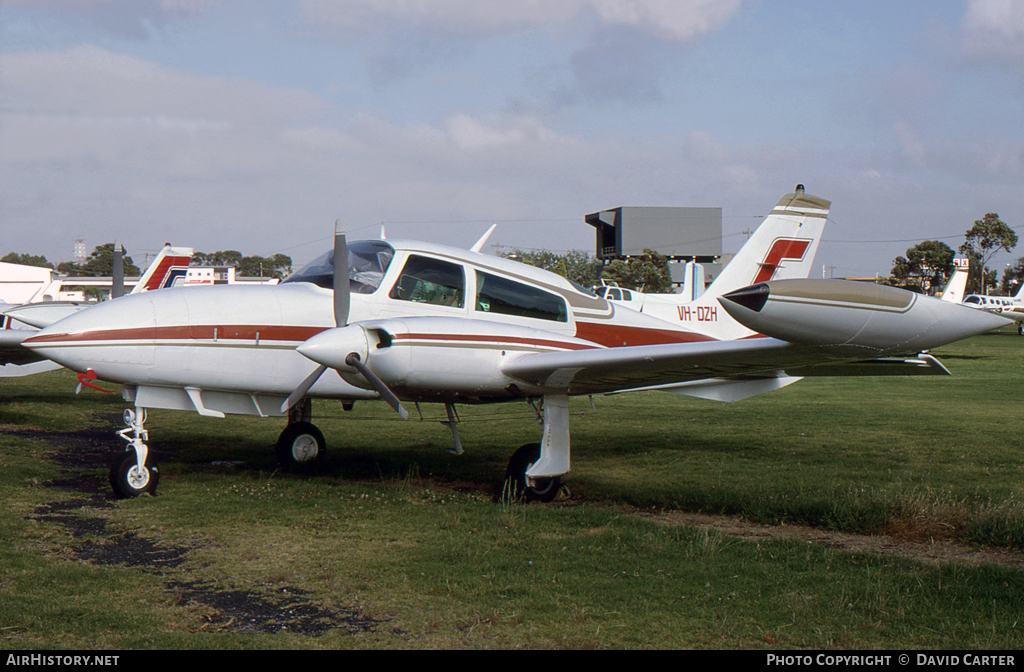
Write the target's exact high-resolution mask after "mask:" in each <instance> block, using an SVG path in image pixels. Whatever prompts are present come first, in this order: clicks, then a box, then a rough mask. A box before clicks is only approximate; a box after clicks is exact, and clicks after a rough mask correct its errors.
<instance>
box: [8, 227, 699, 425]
mask: <svg viewBox="0 0 1024 672" xmlns="http://www.w3.org/2000/svg"><path fill="white" fill-rule="evenodd" d="M389 243H391V245H390V247H391V248H392V249H393V250H394V256H393V259H391V261H390V264H389V266H388V268H387V269H386V272H385V273H384V275H383V277H382V278H381V279H380V284H379V286H378V287H377V288H376V290H374V291H372V293H366V294H364V293H357V292H353V293H352V294H351V307H350V313H349V319H348V321H349V323H359V324H360V325H362V327H363V328H364V329H365V330H366V332H367V333H368V334H369V336H368V337H367V338H369V339H373V338H375V336H374V334H386V339H387V342H386V343H384V344H382V343H380V342H374V343H372V344H370V346H369V347H370V348H372V352H373V355H372V357H371V358H370V360H369V362H370V364H369V365H370V367H371V369H373V370H374V371H377V372H379V375H384V376H386V377H387V378H388V380H389V384H391V385H392V387H393V389H394V391H395V393H396V394H398V395H399V396H400V397H402V398H404V399H410V400H429V401H460V402H469V403H479V402H487V401H500V400H505V399H513V398H521V397H522V396H528V395H533V394H541V393H543V391H544V388H543V387H533V388H529V387H528V386H525V385H524V384H523V383H522V382H521V381H515V380H513V379H511V378H509V377H508V376H506V375H504V374H502V373H501V364H502V363H503V362H504V361H507V360H508V359H509V358H516V357H521V356H523V355H527V354H533V353H537V352H549V351H557V350H575V349H584V348H605V347H618V346H624V345H626V346H628V345H650V344H655V343H677V342H687V341H702V340H711V339H709V338H708V337H707V336H704V335H701V334H699V333H696V332H694V331H692V330H689V329H686V328H685V327H682V326H678V325H673V324H668V323H665V322H664V321H662V320H659V319H656V318H653V317H649V316H646V315H642V314H639V313H636V312H635V311H632V310H624V309H621V308H620V309H616V308H615V307H614V306H612V305H611V304H609V303H608V302H607V301H605V300H604V299H601V298H598V297H596V296H594V295H592V294H589V293H587V292H584V291H581V290H579V289H578V288H576V287H574V286H573V285H572V284H571V283H569V282H568V281H566V280H564V279H563V278H560V277H559V276H556V275H553V274H550V273H547V272H545V271H541V270H539V269H534V268H532V267H528V266H524V265H522V264H518V263H516V262H511V261H507V260H504V259H501V258H496V257H490V256H485V255H482V254H477V253H474V252H467V251H463V250H455V249H452V248H447V247H443V246H434V245H429V244H417V243H404V244H403V243H401V242H392V241H389ZM411 257H416V258H418V259H427V260H430V261H431V262H432V263H443V264H447V265H449V266H450V267H452V268H454V269H456V270H457V271H458V273H459V274H460V275H461V277H462V278H463V280H462V281H463V282H464V286H463V287H462V289H461V296H462V298H461V299H460V300H459V302H458V303H455V304H453V305H449V304H447V303H445V304H435V303H430V302H426V301H424V300H423V299H422V297H420V298H417V297H416V296H414V295H404V292H405V291H406V288H405V287H404V286H403V283H404V282H406V280H407V274H406V275H403V269H404V268H405V266H406V264H407V262H409V261H410V258H411ZM496 279H497V280H496ZM499 281H500V282H502V283H505V284H506V285H509V286H512V285H515V286H517V287H521V288H526V289H528V290H529V291H530V292H532V293H533V294H534V295H540V294H543V296H544V297H548V301H549V303H552V304H555V305H557V306H561V308H560V310H561V313H560V314H558V315H555V316H552V315H547V316H545V317H536V316H534V315H530V314H525V315H517V314H513V313H515V312H516V309H515V299H516V297H515V296H510V297H508V298H507V300H506V302H507V303H508V304H509V305H511V306H512V308H509V307H508V306H506V307H505V308H504V311H505V312H497V310H498V306H497V305H496V301H495V299H493V298H488V296H489V295H488V292H487V291H485V290H484V288H483V286H484V283H485V282H489V283H495V282H499ZM332 301H333V291H332V290H331V289H326V288H323V287H319V286H317V285H315V284H311V283H309V282H286V283H283V284H280V285H276V286H238V285H234V286H232V285H219V286H203V287H188V288H180V289H179V288H172V289H166V290H162V291H159V292H147V293H144V294H137V295H131V296H125V297H122V298H120V299H116V300H113V301H108V302H105V303H102V304H100V305H97V306H95V307H93V308H91V309H89V310H85V311H81V312H79V313H76V314H74V315H72V316H70V317H68V318H66V319H64V320H61V321H60V322H58V323H56V324H54V325H51V326H50V327H49V328H47V329H45V330H43V331H42V332H40V333H39V335H38V336H36V337H34V338H32V339H30V340H28V341H26V342H25V345H26V346H27V347H30V348H32V349H34V350H36V351H38V352H39V353H40V354H42V355H44V356H46V357H48V358H50V359H53V360H54V361H57V362H59V363H61V364H63V365H64V366H67V367H68V368H71V369H73V370H76V371H79V372H81V373H85V372H87V371H88V370H92V371H94V372H95V374H96V376H97V377H98V378H99V379H101V380H107V381H111V382H117V383H123V384H125V385H126V389H125V395H126V397H127V398H128V399H129V400H130V401H133V402H135V403H136V405H138V406H142V407H151V408H153V407H155V408H181V409H192V408H193V407H195V408H196V410H200V412H203V410H214V411H219V412H227V413H253V414H259V415H276V414H279V411H278V410H276V409H277V407H278V406H280V403H281V401H282V400H283V399H284V397H286V396H287V395H288V394H289V393H291V392H292V391H293V390H294V389H296V387H297V386H298V385H299V384H300V383H301V381H303V379H304V378H305V377H306V376H308V375H309V374H310V373H311V372H312V371H313V370H314V369H315V368H316V364H314V363H313V362H312V361H310V360H309V359H307V358H306V357H304V356H303V355H301V354H299V353H298V352H297V351H296V348H297V347H298V346H300V345H302V344H303V343H304V342H306V341H307V340H308V339H309V338H311V337H312V336H314V335H317V334H319V333H321V332H323V331H326V330H328V329H331V328H332V327H335V323H334V316H333V308H332ZM467 318H471V319H467ZM407 346H418V347H407ZM423 346H425V347H423ZM412 358H415V361H412ZM455 361H458V362H459V366H458V367H457V368H456V367H453V365H452V362H455ZM398 371H401V372H403V373H401V374H397V373H395V372H398ZM341 375H345V374H344V373H342V374H341ZM341 375H336V374H334V373H331V372H328V373H327V374H326V375H323V376H321V377H320V379H319V380H317V382H316V384H315V385H314V386H313V387H312V388H311V389H310V391H309V394H310V396H314V397H327V398H339V399H367V398H376V396H377V393H376V392H374V391H372V390H370V389H367V387H366V383H365V381H364V380H363V379H361V378H360V377H358V376H348V375H345V378H347V380H345V379H343V378H342V377H341ZM353 383H355V384H353ZM197 394H198V395H199V396H198V397H196V395H197ZM197 399H198V401H199V402H201V403H202V407H200V403H197Z"/></svg>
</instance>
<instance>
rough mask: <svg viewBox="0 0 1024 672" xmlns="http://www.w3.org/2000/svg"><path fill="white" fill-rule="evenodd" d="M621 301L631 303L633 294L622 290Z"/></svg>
mask: <svg viewBox="0 0 1024 672" xmlns="http://www.w3.org/2000/svg"><path fill="white" fill-rule="evenodd" d="M622 300H623V301H632V300H633V293H632V292H630V291H629V290H628V289H624V290H622Z"/></svg>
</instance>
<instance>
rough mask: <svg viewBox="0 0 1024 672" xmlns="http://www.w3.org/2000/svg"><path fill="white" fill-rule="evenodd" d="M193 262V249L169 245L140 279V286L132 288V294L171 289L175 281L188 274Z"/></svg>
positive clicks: (161, 251) (165, 246)
mask: <svg viewBox="0 0 1024 672" xmlns="http://www.w3.org/2000/svg"><path fill="white" fill-rule="evenodd" d="M190 261H192V248H191V247H171V245H170V244H169V243H168V244H167V245H164V247H163V249H162V250H160V254H158V255H156V259H154V260H153V263H152V264H150V265H149V268H147V269H146V272H145V273H144V274H143V275H142V277H141V278H139V284H137V285H135V287H133V288H132V291H131V293H132V294H139V293H141V292H148V291H150V290H153V289H161V288H162V287H170V286H171V285H173V284H174V280H175V279H176V278H178V277H182V276H184V275H185V274H186V273H188V264H189V262H190Z"/></svg>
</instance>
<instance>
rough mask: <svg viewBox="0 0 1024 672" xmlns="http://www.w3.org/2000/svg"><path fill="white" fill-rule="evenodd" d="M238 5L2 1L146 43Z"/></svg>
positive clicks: (178, 0) (161, 0) (211, 1)
mask: <svg viewBox="0 0 1024 672" xmlns="http://www.w3.org/2000/svg"><path fill="white" fill-rule="evenodd" d="M237 1H238V0H0V4H2V5H11V6H16V7H23V8H25V9H29V10H36V11H41V12H51V13H59V14H63V15H64V16H66V17H76V18H77V19H78V20H80V21H85V22H88V23H89V24H91V25H93V26H96V27H99V28H101V29H102V30H104V31H106V32H108V33H112V34H115V35H119V36H121V37H128V38H132V39H145V38H147V37H149V36H150V35H151V34H152V33H153V31H154V30H156V29H163V28H169V27H180V26H183V25H185V24H187V23H188V22H189V21H191V20H192V19H195V18H196V17H198V16H199V15H200V14H202V13H203V12H205V11H207V10H209V9H211V8H213V7H216V6H218V5H223V4H226V3H229V2H237Z"/></svg>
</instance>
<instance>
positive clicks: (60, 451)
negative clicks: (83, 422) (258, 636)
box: [0, 416, 384, 637]
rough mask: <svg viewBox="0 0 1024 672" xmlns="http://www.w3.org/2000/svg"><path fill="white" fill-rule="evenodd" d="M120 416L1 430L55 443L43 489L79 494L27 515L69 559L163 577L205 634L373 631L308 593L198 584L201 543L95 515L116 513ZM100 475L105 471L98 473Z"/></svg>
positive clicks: (371, 623) (362, 618) (358, 617)
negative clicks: (54, 533)
mask: <svg viewBox="0 0 1024 672" xmlns="http://www.w3.org/2000/svg"><path fill="white" fill-rule="evenodd" d="M119 419H120V416H113V419H112V426H111V427H110V428H89V429H83V430H78V431H72V432H47V431H41V430H22V429H2V430H0V431H2V432H3V433H6V434H10V435H13V436H19V437H21V438H25V439H31V440H36V441H42V442H45V443H47V444H49V445H50V446H53V448H54V451H53V452H52V453H49V454H48V455H47V457H48V458H49V459H51V460H53V461H54V462H56V463H57V464H58V465H60V467H61V471H62V475H61V477H59V478H57V479H55V480H53V481H51V482H49V483H46V484H45V486H47V487H50V488H53V489H54V490H59V491H63V492H70V493H73V494H74V496H73V497H72V498H71V499H63V500H59V501H54V502H50V503H47V504H44V505H42V506H39V507H37V508H36V509H35V510H34V511H33V512H32V513H31V514H30V515H29V517H30V518H31V519H34V520H37V521H41V522H46V523H50V524H54V525H59V526H60V527H61V528H63V529H64V530H65V531H66V532H67V533H68V534H69V535H70V537H71V544H69V545H68V546H67V547H66V548H65V549H64V552H68V553H69V554H70V557H73V558H75V559H76V560H79V561H81V562H88V563H90V564H94V565H101V566H122V567H131V568H134V569H139V570H141V571H144V572H150V573H155V574H157V575H159V576H161V577H162V578H163V579H164V585H165V586H166V589H167V591H168V593H169V594H171V595H172V596H173V597H174V598H175V602H174V603H175V604H177V605H178V606H181V607H183V608H188V609H190V611H192V612H194V613H198V614H200V615H201V616H200V618H201V620H202V621H203V625H202V629H212V630H218V631H222V632H236V633H276V632H291V633H296V634H301V635H305V636H309V637H318V636H320V635H323V634H324V633H326V632H327V631H328V630H336V629H340V630H342V631H344V632H350V633H355V632H369V631H373V630H375V629H377V628H378V627H379V626H380V625H381V624H382V623H383V622H384V621H382V620H379V619H375V618H372V617H370V616H367V615H365V614H362V613H360V612H358V611H356V610H353V609H345V608H326V607H324V606H322V605H320V604H317V603H316V601H315V600H314V596H313V595H312V594H310V593H309V592H307V591H304V590H301V589H299V588H295V587H291V586H276V587H274V588H273V589H272V590H268V589H266V588H265V587H258V588H253V589H228V588H224V587H222V586H218V585H217V583H216V581H210V580H207V579H197V578H195V577H194V576H193V575H192V573H191V572H190V571H189V569H188V561H189V555H190V553H191V552H192V551H193V550H195V548H196V546H188V545H180V544H171V543H169V542H166V541H163V540H153V539H149V538H146V537H144V536H140V535H139V534H136V533H135V532H133V531H130V530H120V529H117V528H116V526H111V525H110V524H109V522H108V520H107V519H106V518H104V517H102V516H101V515H98V514H100V513H101V512H102V511H104V510H109V509H113V508H114V505H113V495H112V494H111V493H110V486H109V484H108V482H107V478H106V476H105V472H106V470H107V469H108V468H109V467H110V464H111V463H112V461H113V460H114V458H115V457H117V456H118V455H119V453H120V450H122V449H123V444H121V443H120V441H119V440H118V439H117V437H116V436H114V426H113V423H116V422H117V421H119ZM97 470H102V472H101V473H99V474H97V473H96V471H97Z"/></svg>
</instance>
